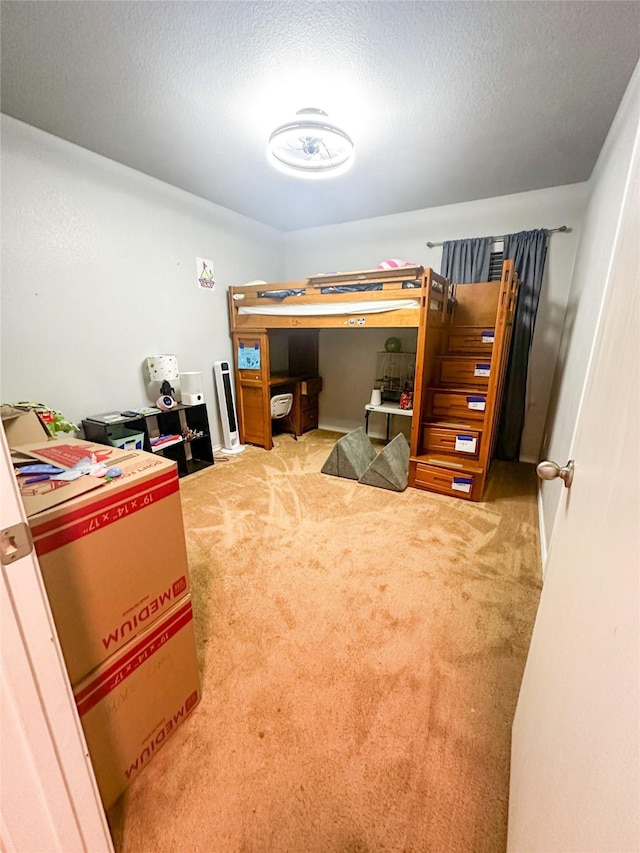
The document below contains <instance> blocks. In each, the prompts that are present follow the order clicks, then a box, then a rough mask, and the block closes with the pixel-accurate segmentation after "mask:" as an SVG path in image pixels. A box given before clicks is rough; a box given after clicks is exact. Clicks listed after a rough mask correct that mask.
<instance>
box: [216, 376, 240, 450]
mask: <svg viewBox="0 0 640 853" xmlns="http://www.w3.org/2000/svg"><path fill="white" fill-rule="evenodd" d="M213 372H214V375H215V377H216V391H217V393H218V407H219V409H220V420H221V421H222V434H223V436H224V447H222V448H221V449H220V452H221V453H223V454H224V455H225V456H233V455H234V454H236V453H242V451H243V450H244V444H240V432H239V430H238V418H237V416H236V398H235V394H234V391H233V383H232V382H231V370H230V368H229V362H228V361H216V362H215V363H214V365H213Z"/></svg>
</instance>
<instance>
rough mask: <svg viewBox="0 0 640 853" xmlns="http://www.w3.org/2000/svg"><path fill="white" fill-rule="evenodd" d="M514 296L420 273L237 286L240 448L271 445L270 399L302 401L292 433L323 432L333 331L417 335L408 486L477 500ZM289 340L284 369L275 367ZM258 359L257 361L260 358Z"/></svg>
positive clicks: (497, 285)
mask: <svg viewBox="0 0 640 853" xmlns="http://www.w3.org/2000/svg"><path fill="white" fill-rule="evenodd" d="M517 295H518V277H517V275H516V273H515V272H514V265H513V261H512V260H506V261H504V263H503V267H502V276H501V280H500V281H489V282H482V283H473V284H466V283H462V284H454V285H450V284H449V282H448V281H447V280H446V279H445V278H443V277H442V276H440V275H438V274H437V273H435V272H433V270H431V269H426V268H423V267H405V268H402V269H396V270H363V271H357V272H351V273H337V274H332V275H321V276H314V277H312V278H309V279H306V280H303V281H294V282H284V283H279V284H257V285H256V284H253V285H246V286H240V287H231V288H229V311H230V317H231V330H232V337H233V348H234V361H235V380H236V394H237V398H238V420H239V425H240V436H241V441H242V442H245V443H249V444H257V445H259V446H261V447H265V448H267V449H268V450H269V449H271V447H272V446H273V440H272V425H271V417H270V399H271V396H272V394H273V393H280V392H282V391H290V392H291V393H292V394H293V396H294V408H293V423H294V430H295V431H296V433H300V432H303V431H304V430H306V429H313V428H316V427H317V426H318V393H319V391H320V389H321V387H322V380H321V378H320V377H319V376H318V335H319V331H320V329H326V328H353V329H354V330H357V329H359V328H380V327H389V328H393V327H402V326H405V327H412V326H413V327H415V328H417V333H418V334H417V347H416V359H415V380H414V398H413V413H412V416H411V456H410V461H409V485H410V486H413V487H415V488H418V489H425V490H428V491H433V492H439V493H440V494H445V495H450V496H453V497H460V498H465V499H467V500H481V499H482V496H483V494H484V487H485V483H486V479H487V475H488V472H489V467H490V465H491V459H492V457H493V452H494V446H495V441H496V434H497V428H498V421H499V416H500V407H501V400H502V390H503V386H504V379H505V373H506V368H507V362H508V356H509V348H510V343H511V331H512V326H513V318H514V314H515V307H516V300H517ZM285 330H286V332H287V346H288V353H287V357H288V367H287V370H286V371H285V372H284V373H283V374H273V373H272V372H271V368H270V351H269V346H270V333H271V334H273V335H275V334H277V333H278V332H279V331H285ZM252 358H253V361H252Z"/></svg>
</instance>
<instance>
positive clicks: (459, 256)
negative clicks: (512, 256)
mask: <svg viewBox="0 0 640 853" xmlns="http://www.w3.org/2000/svg"><path fill="white" fill-rule="evenodd" d="M491 244H492V238H491V237H474V238H473V239H472V240H447V242H446V243H443V244H442V246H443V248H442V263H441V264H440V275H443V276H444V277H445V278H447V279H449V281H450V282H451V284H459V283H460V282H478V281H489V263H490V261H491ZM506 257H509V255H505V258H506Z"/></svg>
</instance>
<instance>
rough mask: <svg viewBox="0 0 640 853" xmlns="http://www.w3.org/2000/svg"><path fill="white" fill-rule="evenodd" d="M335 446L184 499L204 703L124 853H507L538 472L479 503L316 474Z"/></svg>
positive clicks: (530, 606)
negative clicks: (514, 731) (514, 730)
mask: <svg viewBox="0 0 640 853" xmlns="http://www.w3.org/2000/svg"><path fill="white" fill-rule="evenodd" d="M338 437H339V436H338V435H337V434H335V433H329V432H322V431H315V432H312V433H307V434H306V435H304V436H302V437H301V438H300V439H299V440H298V441H297V442H294V441H293V440H292V438H291V437H290V436H287V435H281V436H278V437H277V438H276V442H277V443H276V447H275V449H274V450H272V451H271V452H266V451H264V450H260V449H257V448H248V449H247V451H246V452H245V453H244V454H242V455H241V456H239V457H236V458H234V459H232V460H230V461H227V462H223V463H218V464H216V465H215V467H214V468H213V469H209V470H207V471H203V472H201V473H199V474H196V475H193V476H191V477H188V478H185V479H184V480H182V481H181V491H182V501H183V508H184V519H185V526H186V533H187V545H188V551H189V561H190V568H191V575H192V584H193V599H194V609H195V616H196V631H197V636H198V642H199V648H200V656H201V667H202V691H203V694H202V695H203V698H202V702H201V704H200V705H199V707H198V708H197V709H196V711H195V712H194V713H193V715H192V716H191V718H190V719H189V720H188V721H187V722H186V723H185V724H184V725H183V726H182V727H181V728H180V729H178V730H177V731H176V733H175V734H174V735H173V736H172V738H171V739H170V740H169V741H168V742H167V743H166V745H165V746H164V748H163V749H162V750H161V751H160V752H159V753H158V754H157V755H156V757H155V758H154V759H153V761H152V762H151V763H150V764H149V766H148V767H147V768H146V770H145V771H144V772H143V773H142V774H141V775H140V776H139V777H138V778H137V779H136V780H135V781H134V783H133V784H132V786H131V788H130V789H129V791H128V792H127V793H126V794H125V795H124V797H123V798H122V799H121V800H120V801H119V803H118V804H117V805H116V806H115V807H114V808H113V809H112V810H111V812H110V814H109V819H110V823H111V827H112V832H113V835H114V841H115V843H116V847H117V849H118V850H119V851H127V853H129V851H131V853H134V851H135V853H139V851H158V853H165V851H166V853H169V851H183V850H184V851H197V853H200V851H202V853H205V851H206V852H207V853H258V851H265V853H267V851H268V852H269V853H271V851H274V853H375V851H385V853H389V851H393V852H394V853H395V851H398V853H399V851H404V852H405V853H423V851H433V853H440V851H491V853H496V851H502V850H504V849H505V841H506V818H507V797H508V785H509V745H510V734H511V722H512V719H513V713H514V709H515V704H516V699H517V694H518V688H519V684H520V680H521V677H522V671H523V667H524V662H525V657H526V652H527V648H528V644H529V639H530V635H531V630H532V627H533V620H534V616H535V610H536V607H537V602H538V597H539V592H540V584H539V580H538V579H539V575H540V558H539V550H538V534H537V509H536V499H535V475H534V472H533V467H532V466H526V465H518V464H506V463H495V464H494V468H493V470H492V478H491V481H490V485H489V489H488V492H487V500H486V501H485V502H483V503H481V504H473V503H469V502H467V501H463V500H455V499H451V498H446V497H440V496H438V495H433V494H430V493H427V492H422V491H417V490H415V489H407V490H406V491H405V492H403V493H395V492H389V491H386V490H383V489H376V488H372V487H370V486H364V485H359V484H358V483H356V482H354V481H350V480H344V479H339V478H337V477H331V476H327V475H324V474H321V473H319V472H320V468H321V467H322V464H323V463H324V461H325V459H326V458H327V456H328V455H329V452H330V451H331V448H332V447H333V444H334V442H335V440H336V439H337V438H338Z"/></svg>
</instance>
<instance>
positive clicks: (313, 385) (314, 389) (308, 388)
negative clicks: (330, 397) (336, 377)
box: [300, 376, 322, 398]
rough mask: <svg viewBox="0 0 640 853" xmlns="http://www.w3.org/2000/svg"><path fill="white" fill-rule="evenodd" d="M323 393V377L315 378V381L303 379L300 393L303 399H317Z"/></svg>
mask: <svg viewBox="0 0 640 853" xmlns="http://www.w3.org/2000/svg"><path fill="white" fill-rule="evenodd" d="M321 391H322V377H321V376H315V377H314V378H313V379H303V380H302V381H301V382H300V393H301V395H302V397H303V398H304V397H316V396H317V395H318V394H319V393H320V392H321Z"/></svg>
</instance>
